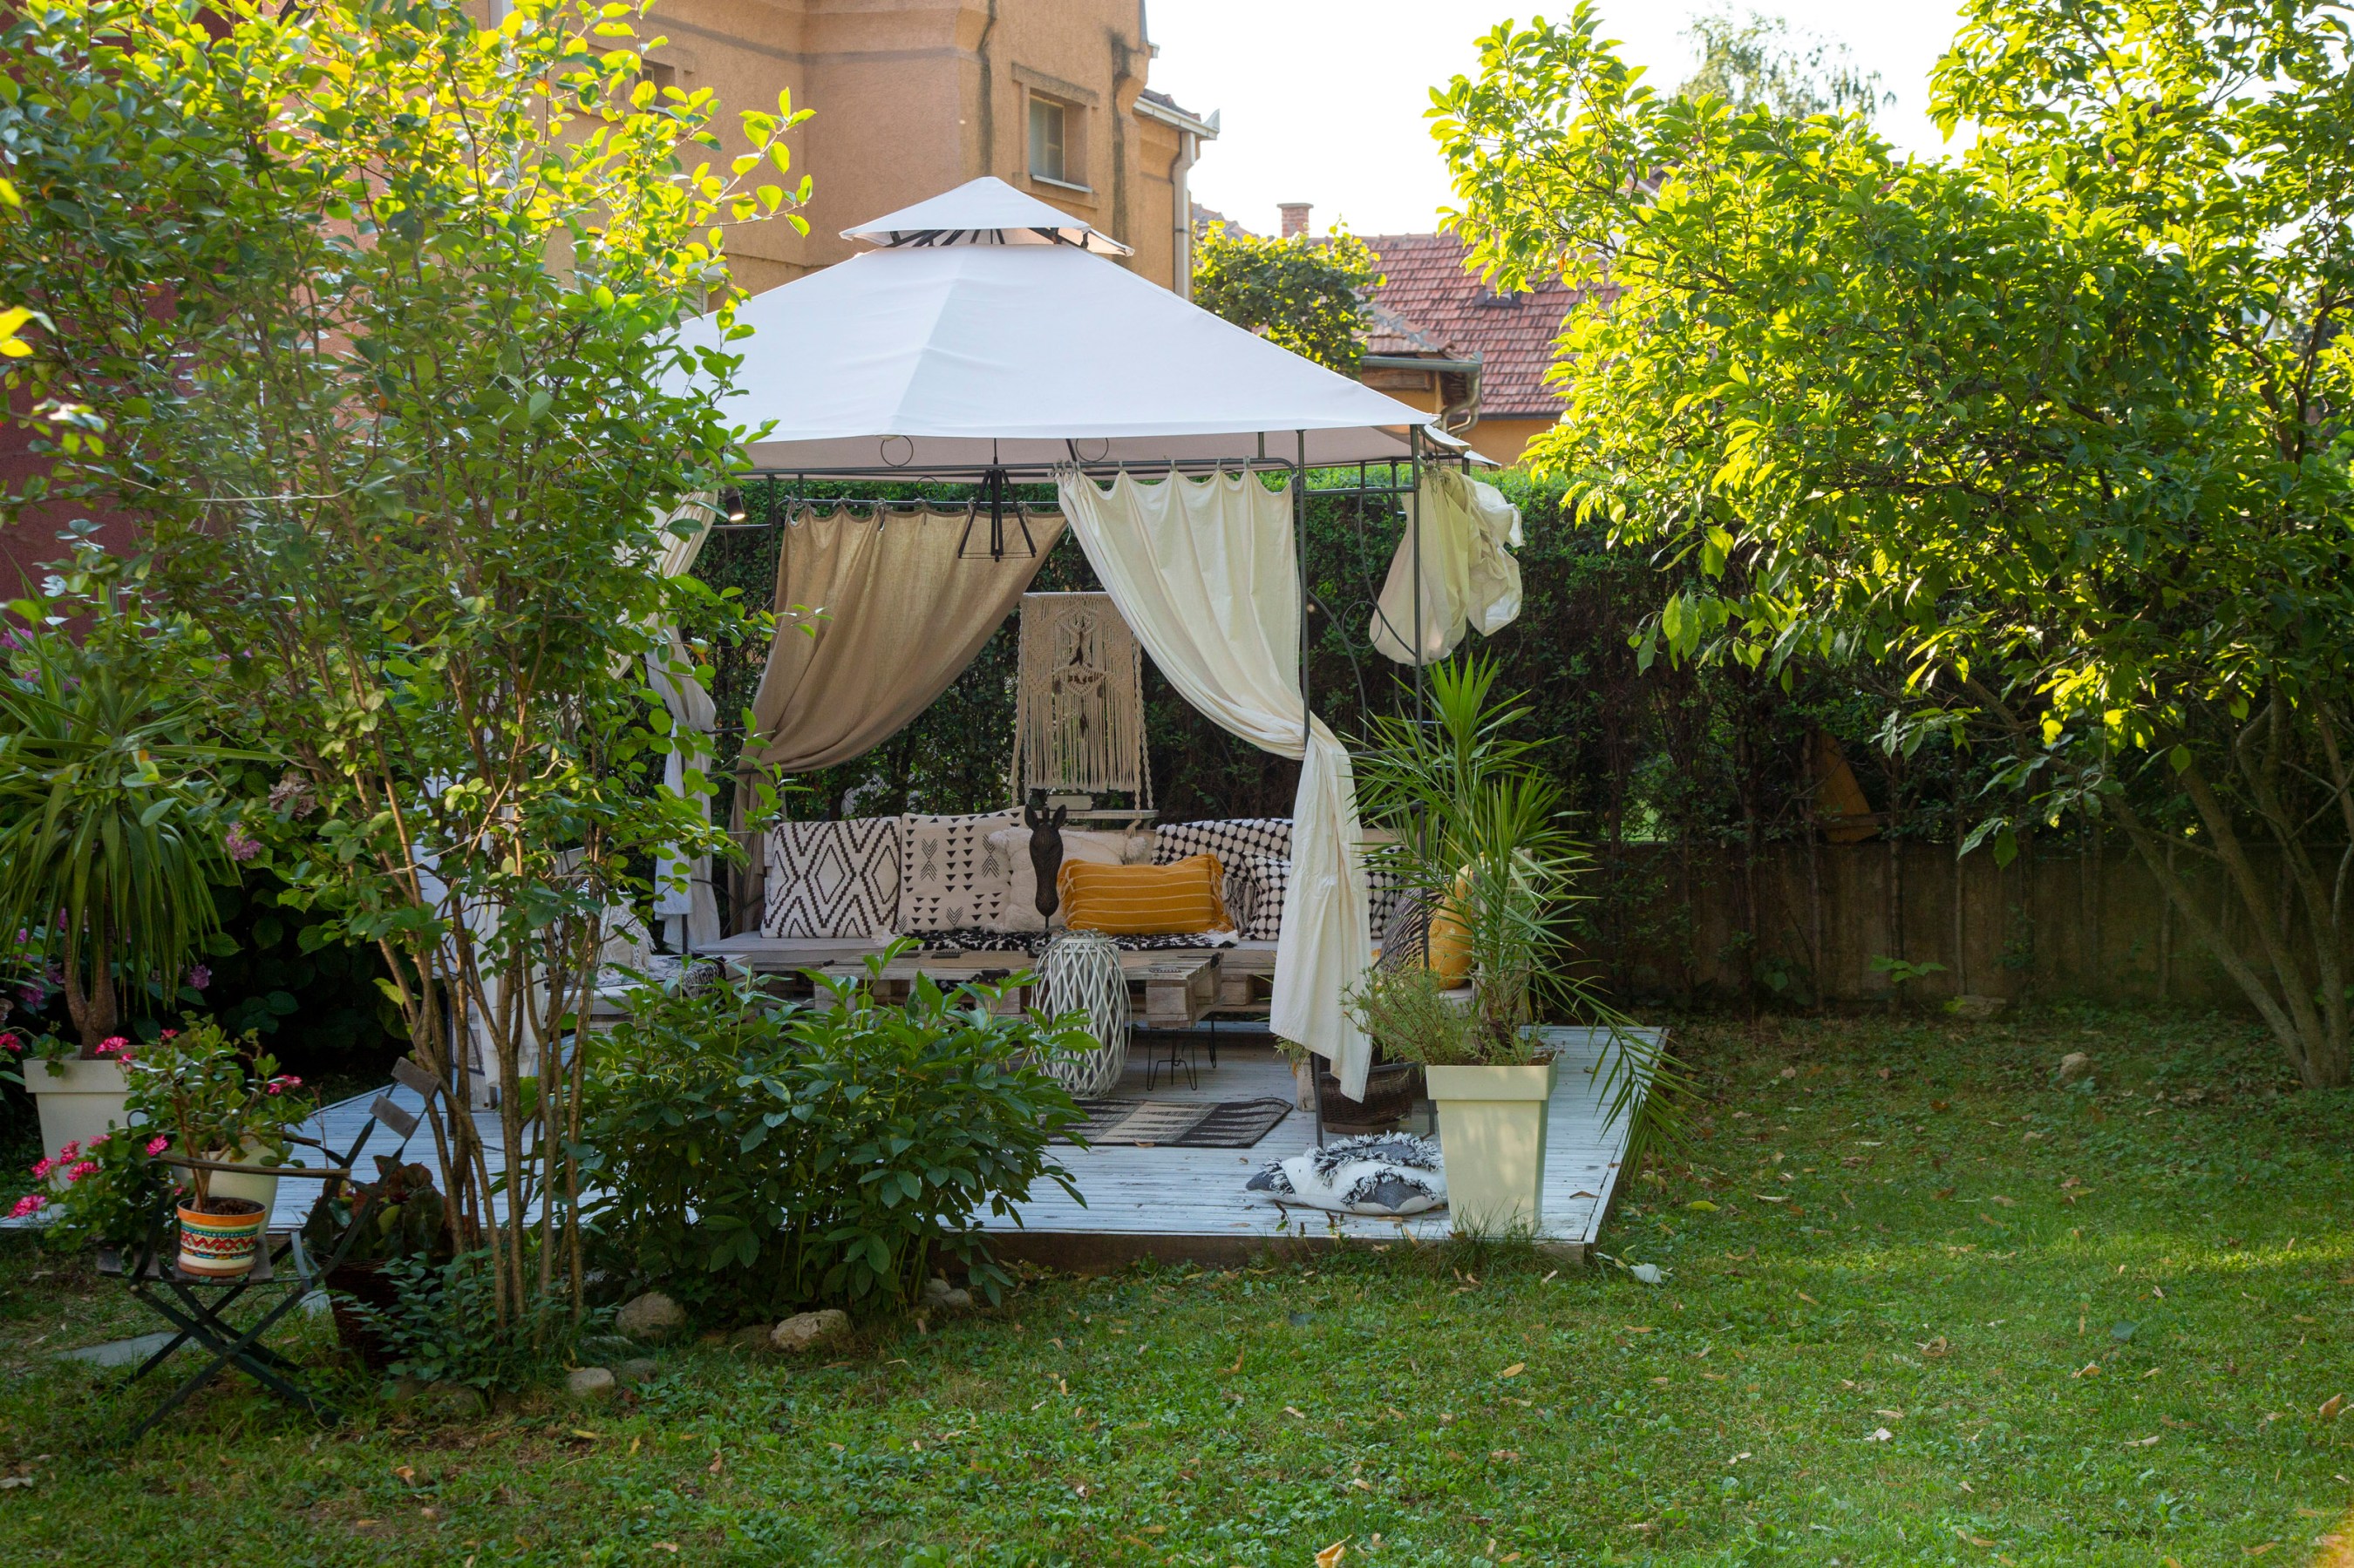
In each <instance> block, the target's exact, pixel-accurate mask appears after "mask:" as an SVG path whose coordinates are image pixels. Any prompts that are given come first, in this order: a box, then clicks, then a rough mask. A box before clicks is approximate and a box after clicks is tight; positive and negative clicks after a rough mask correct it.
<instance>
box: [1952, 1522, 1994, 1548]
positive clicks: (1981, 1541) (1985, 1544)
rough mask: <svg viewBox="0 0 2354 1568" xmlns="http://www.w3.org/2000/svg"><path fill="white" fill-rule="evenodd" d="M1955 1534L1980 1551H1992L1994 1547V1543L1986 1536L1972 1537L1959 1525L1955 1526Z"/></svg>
mask: <svg viewBox="0 0 2354 1568" xmlns="http://www.w3.org/2000/svg"><path fill="white" fill-rule="evenodd" d="M1954 1533H1955V1534H1956V1535H1958V1536H1960V1537H1961V1538H1962V1539H1963V1540H1964V1541H1967V1542H1969V1543H1970V1544H1971V1545H1972V1546H1975V1547H1977V1548H1978V1549H1979V1550H1980V1551H1987V1550H1990V1549H1991V1548H1992V1547H1993V1545H1994V1542H1991V1541H1988V1539H1987V1538H1986V1537H1985V1536H1983V1535H1972V1534H1971V1533H1970V1532H1969V1531H1967V1530H1964V1529H1963V1528H1962V1527H1961V1526H1960V1525H1958V1524H1957V1525H1956V1526H1954Z"/></svg>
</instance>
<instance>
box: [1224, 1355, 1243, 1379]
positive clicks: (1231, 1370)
mask: <svg viewBox="0 0 2354 1568" xmlns="http://www.w3.org/2000/svg"><path fill="white" fill-rule="evenodd" d="M1245 1353H1246V1352H1245V1351H1235V1364H1234V1365H1232V1366H1230V1367H1220V1368H1219V1369H1218V1375H1219V1376H1220V1377H1232V1376H1234V1375H1235V1373H1236V1372H1240V1371H1242V1370H1243V1356H1244V1354H1245Z"/></svg>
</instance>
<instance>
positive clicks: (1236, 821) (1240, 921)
mask: <svg viewBox="0 0 2354 1568" xmlns="http://www.w3.org/2000/svg"><path fill="white" fill-rule="evenodd" d="M1290 853H1291V819H1290V818H1288V817H1228V818H1223V819H1220V820H1218V821H1208V822H1164V823H1162V824H1161V826H1160V828H1159V829H1157V830H1156V831H1155V836H1154V842H1153V846H1152V863H1153V864H1155V865H1173V864H1175V863H1177V862H1179V861H1181V860H1183V859H1184V858H1185V857H1186V856H1187V855H1189V854H1214V855H1216V856H1217V857H1218V863H1219V864H1220V865H1223V866H1225V868H1226V885H1225V889H1224V892H1225V899H1226V914H1227V915H1228V916H1230V917H1231V918H1232V919H1233V920H1234V922H1235V925H1236V926H1238V927H1242V928H1244V929H1245V930H1247V929H1249V928H1250V927H1252V926H1253V925H1255V924H1256V921H1255V920H1254V918H1253V916H1254V913H1255V912H1254V911H1253V909H1252V908H1251V878H1250V867H1249V859H1250V857H1251V856H1252V855H1255V854H1275V855H1288V854H1290ZM1277 913H1278V918H1280V917H1281V911H1280V910H1278V912H1277Z"/></svg>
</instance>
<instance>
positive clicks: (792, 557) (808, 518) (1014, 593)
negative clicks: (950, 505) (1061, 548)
mask: <svg viewBox="0 0 2354 1568" xmlns="http://www.w3.org/2000/svg"><path fill="white" fill-rule="evenodd" d="M968 530H970V535H971V536H970V539H968V538H967V536H966V535H967V532H968ZM1028 531H1029V535H1030V540H1031V542H1032V543H1033V544H1034V546H1035V548H1034V550H1033V551H1030V552H1028V553H1022V552H1018V551H1017V550H1015V549H1009V550H1007V551H1006V553H1005V555H1004V557H1003V558H1002V559H1001V560H991V558H990V556H989V549H988V541H989V521H988V519H987V518H985V517H983V518H980V519H978V520H976V519H975V518H974V517H973V515H972V514H970V513H969V512H967V511H965V510H963V509H958V510H954V511H944V510H930V509H927V510H925V511H920V512H896V511H889V510H887V509H885V510H884V511H883V512H882V514H880V515H879V516H878V515H877V513H876V512H875V510H874V509H871V508H868V507H864V506H861V507H855V508H854V507H849V506H838V507H835V508H834V509H833V510H832V511H830V512H817V511H814V510H807V509H805V510H803V511H802V512H801V514H798V515H797V516H795V517H794V518H793V519H792V520H791V521H790V522H789V523H788V524H786V526H785V527H784V528H783V529H782V530H781V535H782V537H781V539H780V542H779V549H778V551H777V597H776V610H777V634H776V641H773V642H772V643H770V644H769V663H768V667H767V669H766V670H764V671H763V672H762V673H761V675H760V687H759V690H758V692H757V693H755V694H753V697H752V722H753V726H754V730H753V734H752V735H751V736H749V737H748V739H747V741H746V744H745V747H744V752H743V756H742V758H740V760H739V761H738V762H737V790H736V801H737V806H736V814H735V817H736V820H735V826H736V828H737V831H738V832H741V831H742V829H743V826H744V808H745V805H746V797H747V795H748V793H749V786H750V782H751V779H752V776H753V775H754V774H755V773H756V772H758V771H760V770H766V771H769V772H770V773H772V774H784V773H806V772H809V771H811V770H812V769H815V768H830V767H832V765H833V764H835V763H837V762H847V761H849V760H850V759H851V758H855V757H863V756H864V755H865V754H866V753H867V752H869V751H872V750H873V749H875V747H877V746H880V745H881V744H883V742H885V740H888V739H889V738H890V737H891V736H895V735H896V734H898V733H899V731H900V730H902V729H904V728H906V727H907V725H908V723H909V722H910V721H912V720H913V719H914V718H915V717H916V716H917V715H918V714H921V713H922V712H923V711H924V710H925V709H926V708H928V707H929V706H931V705H932V704H933V702H934V701H935V700H937V699H938V696H939V694H941V693H942V692H945V691H947V690H948V688H949V683H950V682H952V681H954V680H955V679H956V678H957V677H958V676H959V675H960V674H962V673H964V669H965V666H966V665H968V664H970V663H971V662H972V661H973V658H974V656H975V655H977V654H979V653H980V652H981V644H982V643H984V642H986V641H989V638H990V634H991V632H993V631H995V630H997V629H998V627H999V626H1000V625H1002V623H1003V622H1004V620H1005V618H1006V617H1007V616H1008V615H1010V614H1012V613H1013V607H1014V605H1015V604H1016V603H1018V602H1019V601H1020V599H1021V598H1022V590H1023V589H1024V588H1028V587H1029V586H1030V579H1031V578H1032V577H1034V576H1036V575H1037V571H1038V567H1039V563H1041V562H1042V561H1044V559H1045V558H1046V553H1047V552H1048V551H1049V550H1051V549H1053V548H1054V546H1055V541H1056V540H1058V539H1060V538H1061V537H1062V534H1063V520H1062V519H1061V518H1059V517H1052V516H1049V517H1032V518H1031V519H1029V524H1028ZM1006 534H1007V537H1008V539H1009V541H1011V540H1018V539H1020V538H1021V536H1022V530H1020V529H1015V528H1008V529H1007V530H1006ZM745 847H746V849H747V851H748V852H749V856H750V858H749V863H748V867H747V868H746V872H745V874H744V875H743V876H742V877H741V878H740V879H739V880H740V882H741V883H742V884H743V885H744V895H741V896H739V897H738V898H737V901H736V907H737V922H738V926H739V927H741V924H742V922H743V919H744V917H745V915H746V912H747V911H749V910H757V909H758V907H759V895H758V881H759V876H760V855H759V853H758V845H757V844H752V843H748V844H747V845H746V846H745Z"/></svg>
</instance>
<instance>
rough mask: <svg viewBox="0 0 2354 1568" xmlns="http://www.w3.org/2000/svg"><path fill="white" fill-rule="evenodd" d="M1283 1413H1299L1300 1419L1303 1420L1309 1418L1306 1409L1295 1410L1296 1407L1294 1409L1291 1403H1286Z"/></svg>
mask: <svg viewBox="0 0 2354 1568" xmlns="http://www.w3.org/2000/svg"><path fill="white" fill-rule="evenodd" d="M1283 1413H1284V1414H1286V1415H1297V1416H1299V1419H1300V1420H1302V1421H1305V1420H1307V1419H1308V1413H1307V1412H1306V1411H1303V1410H1295V1409H1293V1408H1292V1407H1291V1406H1290V1405H1288V1404H1287V1405H1285V1406H1284V1407H1283Z"/></svg>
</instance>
